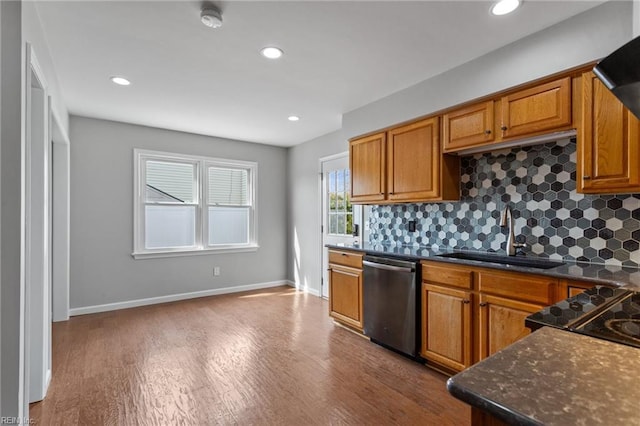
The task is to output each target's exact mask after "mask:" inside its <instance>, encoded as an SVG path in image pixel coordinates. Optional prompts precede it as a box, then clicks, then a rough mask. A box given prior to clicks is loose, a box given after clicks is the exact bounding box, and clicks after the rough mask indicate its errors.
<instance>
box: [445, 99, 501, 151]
mask: <svg viewBox="0 0 640 426" xmlns="http://www.w3.org/2000/svg"><path fill="white" fill-rule="evenodd" d="M493 110H494V108H493V101H489V102H482V103H479V104H474V105H470V106H468V107H465V108H462V109H458V110H456V111H451V112H449V113H447V114H444V115H443V116H442V139H443V147H444V152H453V151H458V150H461V149H465V148H470V147H473V146H477V145H484V144H487V143H491V142H493V141H494V140H495V129H494V126H495V120H494V117H493Z"/></svg>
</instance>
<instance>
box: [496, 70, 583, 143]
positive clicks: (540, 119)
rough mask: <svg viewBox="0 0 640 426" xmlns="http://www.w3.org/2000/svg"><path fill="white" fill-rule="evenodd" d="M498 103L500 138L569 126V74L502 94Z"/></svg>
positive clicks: (570, 121) (570, 118)
mask: <svg viewBox="0 0 640 426" xmlns="http://www.w3.org/2000/svg"><path fill="white" fill-rule="evenodd" d="M500 106H501V118H502V123H501V125H500V130H501V131H502V138H503V139H510V138H514V137H516V136H518V137H522V136H528V135H534V134H538V133H541V132H546V131H550V130H555V129H560V128H563V127H570V126H571V124H572V115H571V77H565V78H562V79H560V80H556V81H552V82H550V83H545V84H540V85H537V86H535V87H531V88H529V89H525V90H521V91H519V92H515V93H511V94H508V95H505V96H503V97H502V99H501V101H500Z"/></svg>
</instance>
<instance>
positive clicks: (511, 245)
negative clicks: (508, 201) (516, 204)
mask: <svg viewBox="0 0 640 426" xmlns="http://www.w3.org/2000/svg"><path fill="white" fill-rule="evenodd" d="M500 226H501V227H505V226H508V227H509V233H508V235H507V247H506V251H507V254H508V255H509V256H515V255H516V249H518V248H523V247H526V244H522V243H516V237H515V235H514V234H513V228H514V224H513V214H512V213H511V207H509V206H508V205H507V206H506V207H505V208H504V210H503V211H502V215H501V217H500Z"/></svg>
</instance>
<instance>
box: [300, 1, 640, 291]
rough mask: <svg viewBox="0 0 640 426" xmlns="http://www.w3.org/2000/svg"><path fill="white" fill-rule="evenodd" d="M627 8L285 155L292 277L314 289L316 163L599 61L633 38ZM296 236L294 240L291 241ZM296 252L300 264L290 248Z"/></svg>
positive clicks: (595, 12) (504, 55)
mask: <svg viewBox="0 0 640 426" xmlns="http://www.w3.org/2000/svg"><path fill="white" fill-rule="evenodd" d="M631 31H632V5H631V2H609V3H605V4H604V5H602V6H598V7H596V8H594V9H591V10H588V11H586V12H584V13H582V14H580V15H577V16H575V17H573V18H571V19H568V20H566V21H564V22H561V23H559V24H557V25H555V26H552V27H550V28H547V29H546V30H543V31H541V32H539V33H536V34H533V35H531V36H528V37H525V38H523V39H521V40H519V41H517V42H515V43H512V44H510V45H508V46H505V47H504V48H501V49H499V50H496V51H494V52H492V53H489V54H487V55H485V56H482V57H480V58H478V59H475V60H473V61H471V62H468V63H466V64H464V65H461V66H459V67H457V68H455V69H453V70H451V71H448V72H446V73H443V74H440V75H438V76H435V77H433V78H430V79H428V80H425V81H423V82H421V83H418V84H417V85H415V86H412V87H410V88H408V89H405V90H402V91H400V92H397V93H394V94H392V95H390V96H388V97H386V98H383V99H380V100H379V101H376V102H373V103H371V104H368V105H365V106H363V107H361V108H359V109H356V110H354V111H351V112H349V113H346V114H344V115H343V117H342V120H343V122H342V129H341V130H340V131H338V132H335V133H331V134H329V135H326V136H323V137H320V138H317V139H314V140H311V141H309V142H306V143H304V144H302V145H298V146H295V147H292V148H290V149H289V176H288V189H289V191H291V200H290V207H289V208H290V224H289V241H290V244H289V245H290V248H291V250H290V251H289V254H288V261H289V264H288V274H289V279H291V280H293V279H294V276H295V275H294V271H295V270H296V269H297V273H298V275H299V276H300V277H302V278H303V279H305V280H307V282H308V283H309V286H310V287H311V288H313V289H315V290H316V291H317V290H318V289H319V283H320V276H321V266H320V263H319V262H320V261H319V259H320V251H319V250H320V238H319V231H316V230H318V229H319V227H320V224H319V218H318V216H319V215H318V211H319V209H320V206H319V202H318V200H319V194H318V185H317V178H318V177H317V174H318V166H317V164H318V159H319V158H320V157H322V156H327V155H331V154H336V153H339V152H343V151H346V150H347V149H348V146H347V140H348V139H349V138H351V137H354V136H357V135H360V134H363V133H367V132H370V131H373V130H376V129H379V128H382V127H386V126H389V125H393V124H394V123H398V122H402V121H406V120H410V119H412V118H415V117H418V116H421V115H425V114H429V113H431V112H435V111H438V110H440V109H443V108H446V107H450V106H453V105H456V104H458V103H461V102H465V101H469V100H472V99H474V98H477V97H480V96H484V95H487V94H490V93H493V92H496V91H499V90H502V89H505V88H508V87H511V86H514V85H517V84H521V83H524V82H527V81H530V80H533V79H536V78H539V77H543V76H546V75H549V74H553V73H555V72H559V71H562V70H564V69H567V68H571V67H574V66H578V65H582V64H584V63H586V62H589V61H593V60H595V59H598V58H600V57H602V56H605V55H606V54H608V53H610V52H611V51H613V50H615V49H616V48H618V47H619V46H620V45H622V44H624V43H625V42H627V41H628V40H629V39H630V38H631ZM294 231H296V232H297V241H294ZM296 244H297V245H298V246H299V247H300V252H301V259H299V261H298V260H297V259H296V258H295V253H294V250H293V247H295V245H296Z"/></svg>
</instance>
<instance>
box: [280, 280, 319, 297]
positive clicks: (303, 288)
mask: <svg viewBox="0 0 640 426" xmlns="http://www.w3.org/2000/svg"><path fill="white" fill-rule="evenodd" d="M287 285H288V286H289V287H293V288H295V289H298V290H300V291H304V292H305V293H309V294H310V295H312V296H316V297H320V292H319V291H318V290H314V289H311V288H309V287H299V286H297V285H296V283H295V282H293V281H291V280H287Z"/></svg>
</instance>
